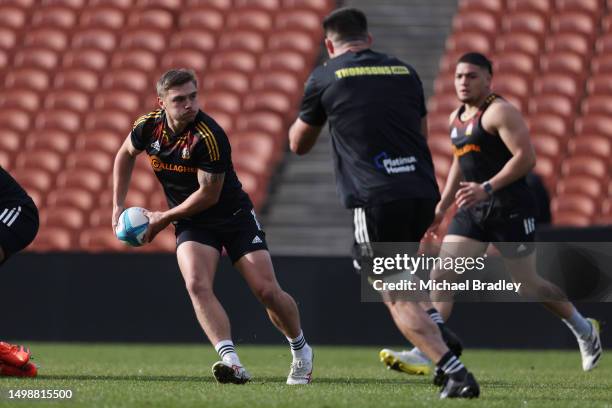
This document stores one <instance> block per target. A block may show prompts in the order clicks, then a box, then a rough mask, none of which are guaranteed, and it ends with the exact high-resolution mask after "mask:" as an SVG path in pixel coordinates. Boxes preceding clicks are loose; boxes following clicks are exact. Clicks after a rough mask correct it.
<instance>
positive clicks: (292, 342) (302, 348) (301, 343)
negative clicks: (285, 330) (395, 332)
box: [287, 331, 312, 360]
mask: <svg viewBox="0 0 612 408" xmlns="http://www.w3.org/2000/svg"><path fill="white" fill-rule="evenodd" d="M287 341H289V347H291V355H292V356H293V359H294V360H296V359H299V360H310V359H311V358H312V349H311V348H310V346H309V345H308V343H306V339H305V338H304V332H302V331H300V334H299V336H297V337H296V338H295V339H292V338H289V337H287Z"/></svg>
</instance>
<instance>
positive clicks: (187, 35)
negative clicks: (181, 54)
mask: <svg viewBox="0 0 612 408" xmlns="http://www.w3.org/2000/svg"><path fill="white" fill-rule="evenodd" d="M170 46H171V47H172V48H174V49H191V50H195V51H199V52H201V53H204V54H211V53H212V52H213V51H214V50H216V38H215V35H214V34H213V32H212V31H210V30H206V29H199V28H188V29H184V30H181V31H179V32H177V33H175V34H174V35H172V38H171V40H170Z"/></svg>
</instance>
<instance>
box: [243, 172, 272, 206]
mask: <svg viewBox="0 0 612 408" xmlns="http://www.w3.org/2000/svg"><path fill="white" fill-rule="evenodd" d="M236 173H237V174H238V179H239V180H240V183H242V189H243V190H244V191H246V193H247V194H248V195H249V197H250V198H251V201H252V202H253V205H254V206H255V209H256V210H259V209H260V208H261V206H262V204H263V201H264V198H265V195H266V192H265V188H266V187H267V186H265V185H264V184H263V183H262V179H261V178H260V177H257V176H255V175H254V174H251V173H249V172H248V171H247V170H243V169H241V168H237V169H236Z"/></svg>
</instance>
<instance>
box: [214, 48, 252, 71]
mask: <svg viewBox="0 0 612 408" xmlns="http://www.w3.org/2000/svg"><path fill="white" fill-rule="evenodd" d="M210 67H211V68H212V69H213V70H219V71H225V70H228V71H236V70H238V71H242V72H244V73H246V74H250V73H252V72H253V71H255V69H256V68H257V58H256V57H255V56H254V55H253V54H251V53H249V52H246V51H221V52H217V53H216V54H215V55H214V57H213V59H212V62H211V64H210Z"/></svg>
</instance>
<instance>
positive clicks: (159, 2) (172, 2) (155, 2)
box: [138, 0, 183, 11]
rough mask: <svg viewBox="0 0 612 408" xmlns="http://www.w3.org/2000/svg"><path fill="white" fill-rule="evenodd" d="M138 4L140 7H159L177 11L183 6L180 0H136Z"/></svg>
mask: <svg viewBox="0 0 612 408" xmlns="http://www.w3.org/2000/svg"><path fill="white" fill-rule="evenodd" d="M138 6H139V7H142V8H161V9H166V10H171V11H177V10H179V9H180V8H181V7H182V6H183V1H182V0H138Z"/></svg>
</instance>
